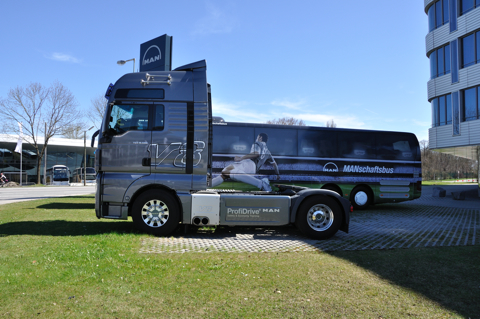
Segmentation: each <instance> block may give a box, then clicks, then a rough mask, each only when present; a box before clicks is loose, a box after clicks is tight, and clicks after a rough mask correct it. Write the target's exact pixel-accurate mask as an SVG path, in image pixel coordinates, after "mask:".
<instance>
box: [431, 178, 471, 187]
mask: <svg viewBox="0 0 480 319" xmlns="http://www.w3.org/2000/svg"><path fill="white" fill-rule="evenodd" d="M455 181H456V179H451V180H437V181H422V185H426V186H429V185H465V184H469V185H470V184H472V185H476V184H478V183H477V182H475V183H473V182H472V183H467V182H455Z"/></svg>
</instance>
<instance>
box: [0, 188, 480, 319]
mask: <svg viewBox="0 0 480 319" xmlns="http://www.w3.org/2000/svg"><path fill="white" fill-rule="evenodd" d="M146 238H149V235H145V234H140V233H137V232H136V231H135V230H133V224H132V222H131V221H128V222H127V221H113V220H98V219H96V217H95V213H94V198H93V197H92V196H77V197H66V198H55V199H44V200H38V201H30V202H21V203H15V204H8V205H1V206H0V252H1V253H0V318H2V317H5V318H32V317H36V318H46V317H62V318H63V317H73V318H77V317H79V318H160V317H182V318H183V317H197V318H224V317H225V318H244V317H246V318H254V317H263V318H297V317H305V318H322V317H347V318H356V317H363V318H406V317H414V318H416V317H419V318H422V317H423V318H462V317H464V318H468V317H471V318H479V317H480V276H479V274H480V247H478V246H468V247H445V248H427V249H399V250H383V251H382V250H375V251H351V252H348V251H342V252H334V253H324V252H318V253H311V252H309V253H186V254H141V253H139V250H140V248H141V246H142V242H143V240H145V239H146Z"/></svg>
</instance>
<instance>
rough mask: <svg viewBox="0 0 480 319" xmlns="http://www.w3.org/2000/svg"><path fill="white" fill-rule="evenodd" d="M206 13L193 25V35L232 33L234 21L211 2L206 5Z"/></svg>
mask: <svg viewBox="0 0 480 319" xmlns="http://www.w3.org/2000/svg"><path fill="white" fill-rule="evenodd" d="M206 6H207V13H206V14H205V15H204V17H203V18H201V19H200V20H198V21H197V23H196V24H195V30H194V31H193V34H194V35H208V34H220V33H230V32H232V30H233V28H234V26H235V24H236V20H235V19H234V18H233V17H232V16H229V15H227V14H226V13H225V12H223V11H222V10H220V8H218V7H217V6H215V5H213V4H212V3H211V2H207V3H206Z"/></svg>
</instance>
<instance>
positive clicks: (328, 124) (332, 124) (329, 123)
mask: <svg viewBox="0 0 480 319" xmlns="http://www.w3.org/2000/svg"><path fill="white" fill-rule="evenodd" d="M326 126H327V127H337V124H336V123H335V122H334V121H333V119H331V120H330V121H327V125H326Z"/></svg>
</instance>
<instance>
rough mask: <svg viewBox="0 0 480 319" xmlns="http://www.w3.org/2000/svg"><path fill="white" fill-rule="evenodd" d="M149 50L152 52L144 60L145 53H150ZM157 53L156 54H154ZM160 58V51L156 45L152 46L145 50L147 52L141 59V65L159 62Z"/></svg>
mask: <svg viewBox="0 0 480 319" xmlns="http://www.w3.org/2000/svg"><path fill="white" fill-rule="evenodd" d="M150 49H152V51H151V52H150V54H149V55H148V57H147V58H146V56H147V53H148V51H150ZM157 52H158V54H155V53H157ZM161 58H162V51H160V48H159V47H158V46H156V45H152V46H150V47H149V48H148V49H147V51H145V54H144V55H143V59H142V65H147V64H150V63H152V62H156V61H160V59H161Z"/></svg>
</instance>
